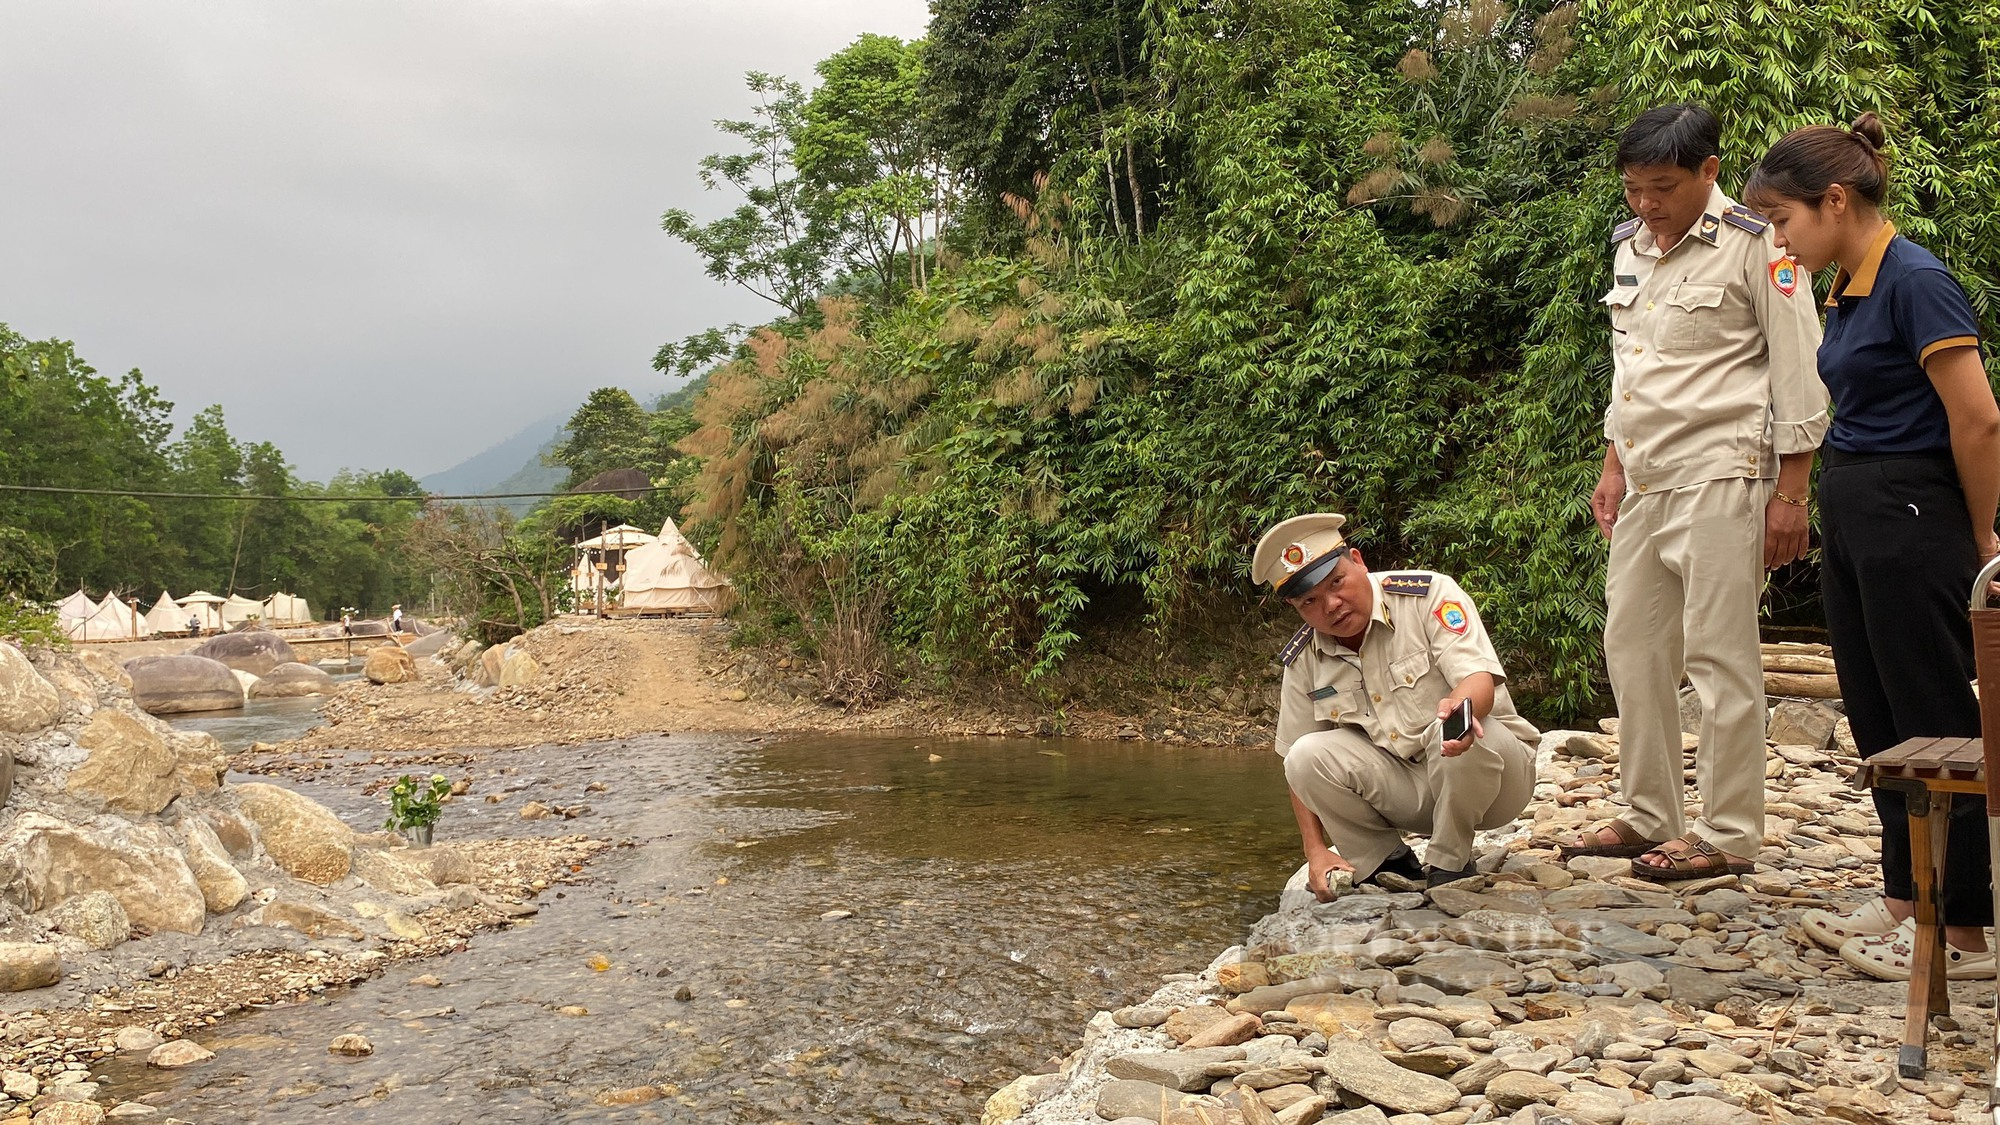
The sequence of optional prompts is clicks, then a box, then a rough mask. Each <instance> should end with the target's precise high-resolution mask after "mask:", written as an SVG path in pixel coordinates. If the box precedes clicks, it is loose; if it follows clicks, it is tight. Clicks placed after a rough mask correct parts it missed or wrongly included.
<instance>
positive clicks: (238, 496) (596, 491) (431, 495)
mask: <svg viewBox="0 0 2000 1125" xmlns="http://www.w3.org/2000/svg"><path fill="white" fill-rule="evenodd" d="M664 488H665V486H663V485H657V484H655V485H648V486H646V487H645V488H592V489H585V490H581V491H577V492H484V493H477V494H470V493H468V494H465V495H459V496H448V495H445V494H442V493H436V492H426V493H423V494H421V495H418V496H379V495H374V494H369V493H363V494H361V495H354V496H266V495H258V494H252V493H245V492H137V491H131V490H128V489H122V488H61V487H58V486H56V485H49V484H0V492H53V493H58V494H61V495H64V496H129V497H133V498H137V499H145V500H296V501H300V502H302V503H307V504H353V503H358V502H366V501H376V502H387V503H391V504H395V503H411V502H422V501H427V500H521V499H527V498H529V497H546V496H623V495H625V494H626V493H629V492H660V491H663V490H664Z"/></svg>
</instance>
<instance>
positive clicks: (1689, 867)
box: [1632, 836, 1757, 883]
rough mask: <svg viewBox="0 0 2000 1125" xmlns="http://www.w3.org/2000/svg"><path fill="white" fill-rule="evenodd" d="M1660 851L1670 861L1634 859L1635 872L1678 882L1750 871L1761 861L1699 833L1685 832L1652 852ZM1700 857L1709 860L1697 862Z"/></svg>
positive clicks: (1633, 870) (1646, 877)
mask: <svg viewBox="0 0 2000 1125" xmlns="http://www.w3.org/2000/svg"><path fill="white" fill-rule="evenodd" d="M1653 852H1657V853H1659V854H1660V855H1661V856H1662V857H1664V858H1665V859H1666V861H1667V862H1666V863H1664V864H1658V863H1641V862H1639V861H1638V860H1633V861H1632V874H1634V875H1637V876H1638V877H1639V878H1641V879H1651V880H1652V881H1653V882H1655V883H1678V882H1682V881H1683V880H1687V879H1709V878H1713V877H1714V876H1717V875H1748V874H1750V873H1751V872H1752V871H1755V870H1757V865H1756V864H1755V863H1754V862H1752V861H1750V860H1747V859H1737V858H1736V857H1735V856H1733V855H1730V854H1729V853H1728V852H1725V851H1723V850H1722V849H1721V848H1718V847H1716V846H1715V845H1714V844H1711V843H1709V842H1708V841H1707V840H1704V839H1702V838H1701V837H1699V836H1683V837H1681V838H1680V839H1678V840H1668V841H1667V842H1666V843H1664V844H1661V845H1660V846H1659V847H1657V848H1654V849H1653V850H1652V852H1647V853H1645V854H1647V855H1651V854H1653ZM1696 859H1701V860H1704V861H1705V862H1702V863H1696V862H1695V860H1696Z"/></svg>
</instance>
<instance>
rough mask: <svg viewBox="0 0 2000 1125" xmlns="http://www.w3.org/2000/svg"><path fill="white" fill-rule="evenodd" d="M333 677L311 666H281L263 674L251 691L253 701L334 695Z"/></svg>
mask: <svg viewBox="0 0 2000 1125" xmlns="http://www.w3.org/2000/svg"><path fill="white" fill-rule="evenodd" d="M333 689H334V682H333V677H332V676H329V675H327V674H326V673H325V672H323V671H321V670H320V669H318V668H315V667H313V666H312V665H310V664H298V663H292V664H280V665H278V666H277V667H276V668H273V669H271V670H270V671H269V672H266V673H264V674H263V676H261V677H259V678H258V680H257V686H255V687H253V688H251V689H250V698H252V699H289V698H291V697H293V696H299V695H332V694H333Z"/></svg>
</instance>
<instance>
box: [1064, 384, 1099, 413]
mask: <svg viewBox="0 0 2000 1125" xmlns="http://www.w3.org/2000/svg"><path fill="white" fill-rule="evenodd" d="M1103 386H1104V380H1102V379H1099V378H1098V377H1097V376H1095V375H1086V376H1084V377H1083V378H1081V379H1078V380H1077V381H1076V386H1075V387H1073V388H1071V390H1070V392H1069V412H1070V413H1071V414H1081V413H1083V412H1084V411H1086V410H1089V409H1090V406H1091V404H1092V403H1094V402H1096V401H1097V392H1098V390H1099V389H1100V388H1101V387H1103Z"/></svg>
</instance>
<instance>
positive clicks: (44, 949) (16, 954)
mask: <svg viewBox="0 0 2000 1125" xmlns="http://www.w3.org/2000/svg"><path fill="white" fill-rule="evenodd" d="M61 979H62V959H61V958H60V957H58V956H57V955H56V947H55V946H53V945H38V944H34V943H31V942H0V992H26V991H27V990H29V989H31V988H46V987H47V986H49V985H52V984H54V983H56V982H57V981H59V980H61Z"/></svg>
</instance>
